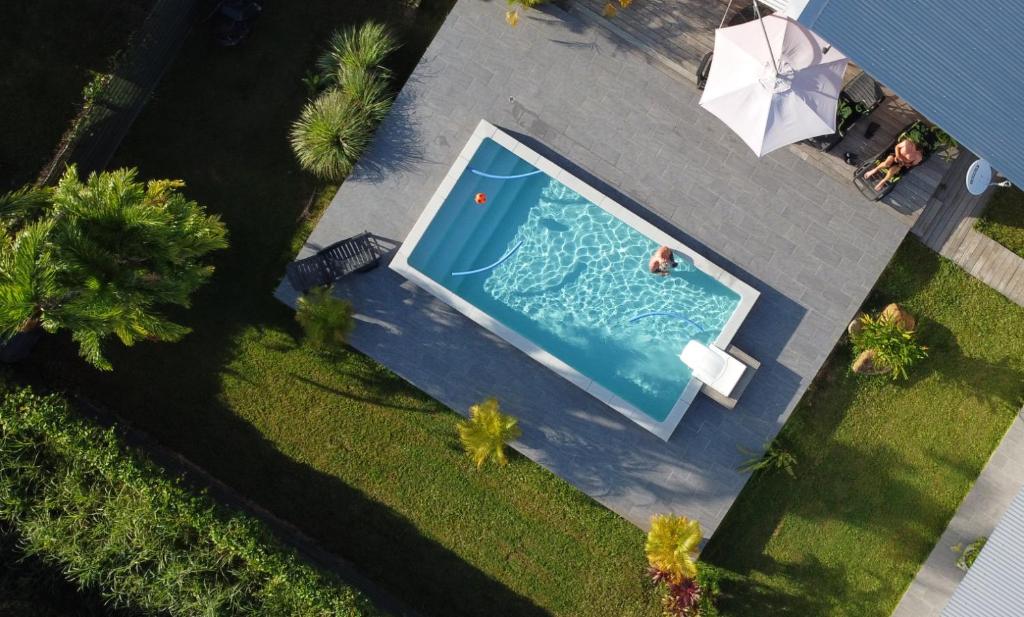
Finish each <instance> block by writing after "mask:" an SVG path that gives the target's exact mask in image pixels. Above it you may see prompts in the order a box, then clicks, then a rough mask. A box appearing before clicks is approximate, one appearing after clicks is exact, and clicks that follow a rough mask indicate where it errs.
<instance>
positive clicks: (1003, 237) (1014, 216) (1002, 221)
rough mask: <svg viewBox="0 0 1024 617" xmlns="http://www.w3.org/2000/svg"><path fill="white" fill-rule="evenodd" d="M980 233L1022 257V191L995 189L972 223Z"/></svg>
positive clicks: (1023, 229) (1023, 215)
mask: <svg viewBox="0 0 1024 617" xmlns="http://www.w3.org/2000/svg"><path fill="white" fill-rule="evenodd" d="M974 226H975V227H976V228H977V229H978V231H980V232H981V233H983V234H985V235H986V236H988V237H990V238H992V239H993V240H995V241H996V242H998V243H999V244H1002V245H1003V246H1005V247H1006V248H1008V249H1010V250H1011V251H1013V252H1014V253H1017V254H1018V255H1020V256H1021V257H1024V192H1022V191H1021V190H1020V189H1019V188H1016V187H1012V188H1006V189H996V194H995V195H993V196H992V201H990V202H989V204H988V206H986V207H985V211H984V212H982V214H981V218H979V219H978V221H977V222H976V223H975V224H974Z"/></svg>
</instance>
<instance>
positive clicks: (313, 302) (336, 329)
mask: <svg viewBox="0 0 1024 617" xmlns="http://www.w3.org/2000/svg"><path fill="white" fill-rule="evenodd" d="M352 312H353V309H352V303H351V302H349V301H348V300H344V299H342V298H336V297H335V296H334V295H332V294H331V288H330V287H316V288H314V289H312V290H310V291H309V292H307V293H306V294H305V295H304V296H302V297H301V298H299V303H298V308H297V309H296V311H295V320H296V321H298V322H299V325H300V326H302V329H303V330H304V331H305V333H306V341H307V342H308V343H309V344H311V345H312V346H313V347H315V348H317V349H319V350H321V351H326V352H331V351H337V350H339V349H341V348H342V347H343V346H344V345H345V342H346V341H347V340H348V335H349V334H351V332H352V329H353V328H354V327H355V319H353V318H352Z"/></svg>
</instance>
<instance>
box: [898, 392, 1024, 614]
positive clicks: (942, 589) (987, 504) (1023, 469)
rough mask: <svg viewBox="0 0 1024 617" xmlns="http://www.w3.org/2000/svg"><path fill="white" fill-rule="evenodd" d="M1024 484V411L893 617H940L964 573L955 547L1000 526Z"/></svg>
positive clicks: (966, 543) (987, 533)
mask: <svg viewBox="0 0 1024 617" xmlns="http://www.w3.org/2000/svg"><path fill="white" fill-rule="evenodd" d="M1022 486H1024V409H1021V412H1020V415H1019V417H1018V418H1017V419H1016V420H1014V422H1013V424H1012V425H1010V430H1008V431H1007V432H1006V436H1005V437H1003V440H1002V441H1001V442H1000V443H999V447H998V448H996V450H995V452H993V453H992V458H990V459H989V461H988V464H987V465H985V469H983V470H982V472H981V474H980V475H978V479H977V480H976V481H975V483H974V487H973V488H972V489H971V492H970V493H968V494H967V497H965V498H964V501H963V503H961V504H960V508H959V509H958V510H957V511H956V514H954V515H953V518H952V519H951V520H950V521H949V525H948V526H947V527H946V531H945V532H944V533H943V534H942V537H940V538H939V542H938V544H936V545H935V548H933V549H932V552H931V554H930V555H929V556H928V559H927V560H926V561H925V562H924V564H923V565H922V566H921V569H920V570H919V571H918V573H917V576H916V577H914V580H913V582H911V583H910V587H908V588H907V591H906V593H904V594H903V598H902V599H901V600H900V603H899V604H898V605H897V606H896V610H895V611H894V612H893V614H892V617H939V615H940V613H941V612H942V609H943V607H945V606H946V603H947V602H949V599H950V598H951V597H953V592H954V591H956V587H957V585H959V584H960V581H961V580H963V577H964V573H963V572H961V571H960V570H959V569H957V567H956V560H957V557H958V555H957V554H956V553H954V552H953V551H952V550H950V547H952V546H954V545H956V544H959V545H961V546H967V545H968V544H970V543H971V542H973V541H974V540H976V539H977V538H979V537H981V536H988V535H989V534H991V533H992V531H993V530H994V529H995V528H996V524H998V523H999V519H1001V518H1002V516H1003V513H1004V512H1006V509H1007V508H1008V507H1010V503H1012V502H1013V499H1014V497H1016V496H1017V493H1018V492H1019V491H1020V490H1021V487H1022Z"/></svg>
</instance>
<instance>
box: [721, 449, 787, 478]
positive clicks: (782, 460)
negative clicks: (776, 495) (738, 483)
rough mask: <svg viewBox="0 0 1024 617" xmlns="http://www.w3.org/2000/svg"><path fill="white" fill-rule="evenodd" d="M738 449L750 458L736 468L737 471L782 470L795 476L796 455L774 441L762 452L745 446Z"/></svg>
mask: <svg viewBox="0 0 1024 617" xmlns="http://www.w3.org/2000/svg"><path fill="white" fill-rule="evenodd" d="M739 451H740V452H742V453H744V454H746V455H747V456H749V457H750V458H749V459H747V460H746V461H744V462H743V464H742V465H740V466H739V467H737V468H736V470H737V471H741V472H745V473H756V472H758V471H784V472H786V475H788V476H789V477H790V478H795V477H796V473H795V472H794V471H793V468H794V467H796V457H795V456H793V453H792V452H790V451H789V450H786V449H784V448H782V447H781V446H779V445H778V444H776V443H775V442H774V441H773V442H772V443H770V444H768V446H767V447H766V448H765V450H764V452H763V453H761V454H758V453H757V452H754V451H752V450H748V449H746V448H739Z"/></svg>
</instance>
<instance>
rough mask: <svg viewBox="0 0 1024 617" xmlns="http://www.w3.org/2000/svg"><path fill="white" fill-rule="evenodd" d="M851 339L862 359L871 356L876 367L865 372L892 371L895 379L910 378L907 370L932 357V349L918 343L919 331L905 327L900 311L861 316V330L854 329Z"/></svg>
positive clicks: (858, 355)
mask: <svg viewBox="0 0 1024 617" xmlns="http://www.w3.org/2000/svg"><path fill="white" fill-rule="evenodd" d="M850 340H851V342H852V343H853V350H854V353H855V354H856V355H857V357H858V360H861V359H862V358H865V357H867V356H870V358H869V360H870V362H869V363H870V364H871V365H872V367H873V368H867V369H864V372H871V371H872V370H875V369H880V370H881V371H884V372H890V371H891V372H892V378H893V379H898V378H901V377H902V378H903V379H906V378H907V369H908V368H910V366H911V365H913V364H914V363H916V362H917V361H918V360H921V359H923V358H925V357H927V356H928V352H927V349H928V348H927V347H924V346H923V345H921V344H919V343H918V342H917V341H916V340H915V331H914V330H908V329H907V328H905V327H904V322H903V321H902V320H901V318H900V316H899V314H897V313H896V312H883V313H882V314H880V315H879V316H878V317H871V316H870V315H863V316H861V318H860V327H858V328H856V329H852V330H851V332H850ZM863 364H864V363H863V362H862V363H861V365H863Z"/></svg>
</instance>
